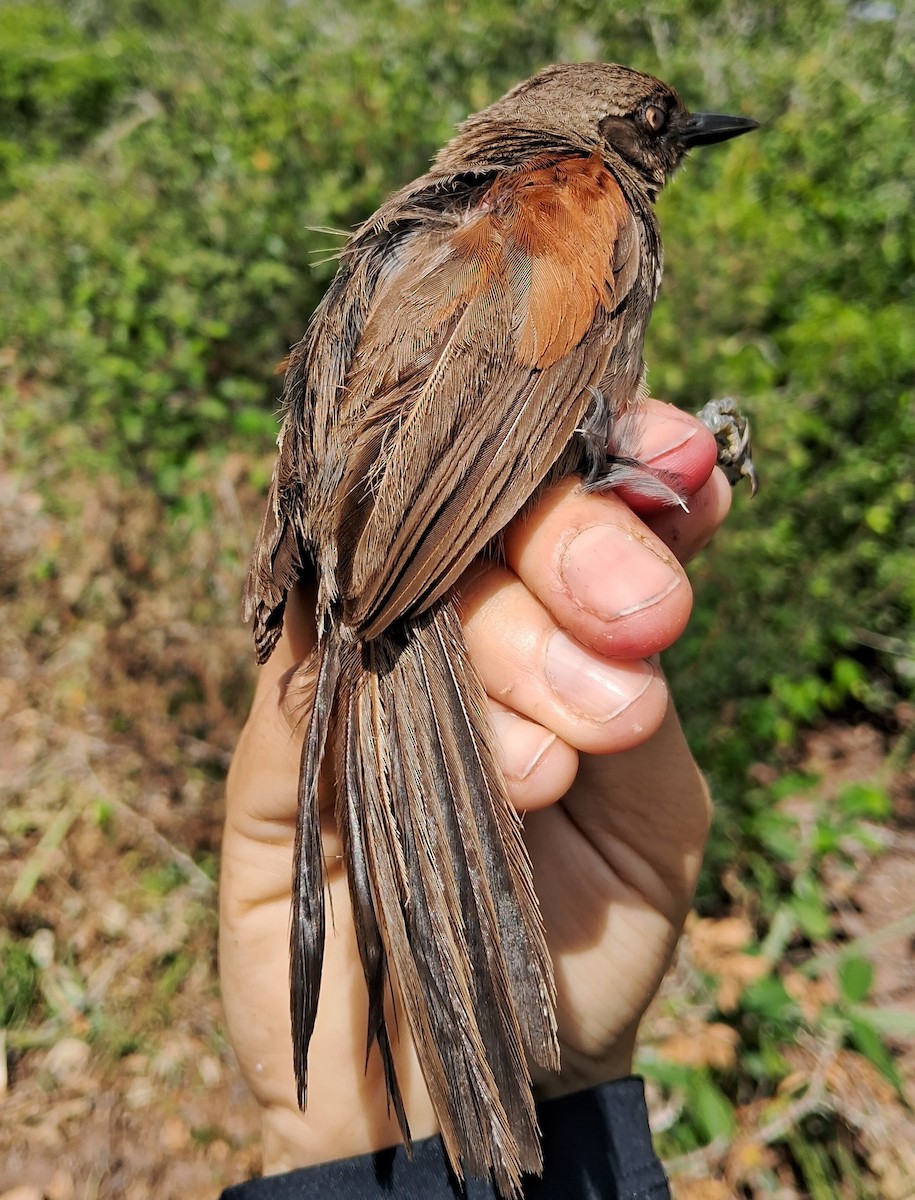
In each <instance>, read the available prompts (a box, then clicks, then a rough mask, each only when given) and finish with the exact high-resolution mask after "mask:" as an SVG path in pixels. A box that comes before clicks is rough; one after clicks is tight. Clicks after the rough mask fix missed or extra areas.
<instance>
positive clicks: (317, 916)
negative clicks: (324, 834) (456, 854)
mask: <svg viewBox="0 0 915 1200" xmlns="http://www.w3.org/2000/svg"><path fill="white" fill-rule="evenodd" d="M318 653H319V656H320V662H319V666H318V676H317V681H316V684H315V694H314V703H313V707H312V712H311V719H310V721H309V724H308V732H307V734H306V736H305V743H304V745H303V746H302V761H301V766H300V769H299V798H298V811H297V814H296V829H295V854H294V859H293V868H292V919H291V925H290V935H289V987H290V997H291V1016H292V1051H293V1066H294V1069H295V1078H296V1091H297V1099H298V1102H299V1107H300V1108H304V1107H305V1102H306V1100H307V1097H308V1046H309V1043H310V1042H311V1035H312V1033H313V1032H314V1026H315V1017H316V1016H317V1011H318V993H319V992H320V990H321V968H322V964H323V961H324V933H325V918H324V851H323V847H322V845H321V814H320V809H319V803H318V801H319V795H318V784H319V779H320V773H321V762H322V760H323V757H324V746H325V743H326V741H327V731H328V728H329V726H330V717H331V713H332V711H333V704H334V695H335V693H336V689H337V677H338V674H339V649H338V646H337V642H336V639H328V640H327V641H326V642H325V643H323V644H322V645H321V646H320V647H319V651H318Z"/></svg>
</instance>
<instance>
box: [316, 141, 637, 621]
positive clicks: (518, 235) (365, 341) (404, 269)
mask: <svg viewBox="0 0 915 1200" xmlns="http://www.w3.org/2000/svg"><path fill="white" fill-rule="evenodd" d="M638 273H639V236H638V226H637V223H636V219H635V217H634V216H633V214H632V212H631V209H630V207H629V205H628V203H627V201H626V198H625V196H624V194H623V191H622V189H621V187H620V185H619V184H618V182H617V181H616V179H615V178H614V176H613V175H612V174H611V173H610V172H609V171H608V170H607V168H606V167H605V165H604V164H603V162H602V161H601V160H600V159H599V158H597V157H596V156H595V157H592V158H581V157H576V158H568V159H564V160H561V161H559V162H553V163H550V164H547V165H534V166H532V167H530V168H528V169H526V170H520V171H518V172H515V173H512V174H508V175H502V176H500V177H499V178H497V180H496V181H495V182H494V183H493V184H492V186H491V187H490V188H489V189H488V190H487V191H486V192H485V194H484V195H483V196H482V198H477V200H476V202H475V203H473V204H472V205H470V206H469V207H468V208H467V210H466V211H465V212H464V213H463V214H461V215H460V217H459V218H457V219H454V220H452V221H451V223H450V224H443V223H441V222H440V223H437V224H436V223H428V224H419V225H417V226H416V227H414V228H413V229H411V230H410V231H409V232H408V233H406V234H405V235H404V236H403V237H402V238H400V239H399V240H398V241H397V242H396V243H395V244H394V245H393V246H390V247H389V248H388V249H387V252H386V257H385V259H384V263H383V266H382V267H381V269H380V271H379V272H378V275H377V280H376V281H375V286H374V289H373V295H372V301H371V305H370V307H369V311H368V317H367V320H366V323H365V325H364V328H363V330H362V333H361V337H360V338H359V341H358V345H357V347H356V351H355V354H354V356H353V359H352V362H351V364H350V369H349V371H348V372H347V375H346V380H345V391H344V394H343V400H342V404H341V409H340V413H339V417H340V421H341V428H340V430H339V431H338V435H339V436H340V438H341V444H342V445H345V446H346V447H347V461H346V465H345V468H344V470H343V473H342V478H340V480H339V483H338V484H337V485H336V487H335V488H334V495H333V497H332V498H329V499H330V500H331V501H332V502H330V503H328V507H327V511H328V512H332V513H334V514H335V525H336V528H335V533H334V537H335V545H336V555H335V557H336V586H337V589H338V594H339V597H340V600H341V601H342V604H343V619H344V621H345V622H346V624H348V625H350V626H351V627H353V628H354V629H356V630H357V631H358V633H359V635H360V636H361V637H366V638H369V637H373V636H375V635H377V634H378V633H380V632H381V631H382V630H383V629H385V628H386V627H387V626H388V625H389V624H390V623H391V622H392V621H395V620H397V619H398V618H399V617H401V616H403V615H405V614H408V613H411V612H414V613H415V612H419V611H422V610H424V609H425V608H427V607H428V606H429V605H430V604H432V603H433V602H434V601H435V600H436V599H438V598H439V597H440V596H441V595H442V594H443V593H444V592H445V591H446V590H447V589H448V588H449V587H450V586H451V585H452V584H453V583H454V582H455V581H456V579H457V578H458V576H459V575H460V574H461V572H462V571H463V570H464V568H465V567H466V566H467V565H468V563H469V562H470V560H471V559H472V558H473V557H474V555H476V554H477V553H478V552H479V551H480V550H481V549H482V548H483V547H484V546H485V545H486V543H487V542H488V541H490V539H491V538H493V537H494V536H495V535H496V534H497V533H498V531H499V530H500V529H502V528H503V527H504V526H505V525H506V524H507V523H508V521H509V520H510V519H511V518H512V516H513V515H514V514H515V513H516V512H517V511H518V510H519V509H520V508H521V507H522V506H523V505H524V503H525V502H526V501H527V500H528V499H529V497H530V496H531V494H532V493H533V492H534V491H535V489H536V488H537V486H538V485H539V484H540V483H541V482H542V481H543V479H544V478H545V476H546V475H547V473H548V472H549V470H550V468H551V467H552V466H553V465H554V463H555V462H556V461H557V459H558V458H559V456H560V454H561V453H562V451H563V449H564V448H565V446H566V445H567V443H568V442H569V440H570V438H571V437H572V435H573V433H574V431H575V429H576V427H577V426H578V425H579V423H580V421H581V419H582V416H583V414H584V412H585V410H586V408H587V407H588V405H589V403H590V402H591V395H590V393H589V390H588V389H589V388H590V387H592V386H594V385H596V384H597V383H598V381H599V380H600V378H601V376H602V374H603V372H604V368H605V366H606V364H607V361H608V359H609V357H610V354H611V353H612V350H613V348H614V346H615V345H616V344H617V342H618V341H619V338H620V334H621V330H622V327H623V325H624V324H625V322H624V321H623V319H622V317H623V313H624V312H625V309H626V300H627V296H628V294H629V292H630V290H631V288H632V285H633V283H634V282H635V280H636V278H637V277H638ZM635 353H636V354H639V355H640V353H641V347H640V345H638V346H636V347H635Z"/></svg>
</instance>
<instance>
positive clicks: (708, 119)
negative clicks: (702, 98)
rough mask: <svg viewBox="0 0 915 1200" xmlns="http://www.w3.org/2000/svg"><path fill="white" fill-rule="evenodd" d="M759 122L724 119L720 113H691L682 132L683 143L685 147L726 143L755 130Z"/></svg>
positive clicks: (750, 119)
mask: <svg viewBox="0 0 915 1200" xmlns="http://www.w3.org/2000/svg"><path fill="white" fill-rule="evenodd" d="M758 127H759V121H754V120H753V118H752V117H726V116H724V115H723V114H722V113H693V114H692V116H691V117H690V118H689V120H688V121H687V122H686V125H685V127H684V130H683V134H682V137H683V141H684V143H685V145H686V146H687V147H690V146H711V145H712V144H713V143H714V142H726V141H727V140H728V138H732V137H739V135H740V134H742V133H749V132H750V130H751V129H757V128H758Z"/></svg>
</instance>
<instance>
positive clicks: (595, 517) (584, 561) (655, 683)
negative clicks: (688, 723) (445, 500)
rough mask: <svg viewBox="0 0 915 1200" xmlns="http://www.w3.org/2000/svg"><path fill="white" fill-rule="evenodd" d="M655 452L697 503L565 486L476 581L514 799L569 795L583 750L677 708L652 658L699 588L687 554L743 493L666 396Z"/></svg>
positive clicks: (621, 739)
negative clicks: (685, 565)
mask: <svg viewBox="0 0 915 1200" xmlns="http://www.w3.org/2000/svg"><path fill="white" fill-rule="evenodd" d="M642 451H643V453H644V455H645V457H646V458H647V459H648V460H649V461H651V462H652V463H653V465H655V466H658V467H660V468H662V469H664V470H665V471H667V472H669V473H670V474H671V475H674V476H676V477H677V479H678V480H679V487H680V488H682V490H683V491H684V492H686V493H687V494H688V496H689V500H688V511H687V510H684V509H682V508H668V509H663V510H660V511H658V510H657V508H656V505H655V504H654V502H653V501H651V500H646V499H645V498H644V497H641V496H633V497H631V500H630V503H631V505H632V506H635V505H641V506H642V508H643V509H648V510H649V511H648V512H644V513H643V514H642V515H641V516H639V515H636V513H635V512H633V509H632V507H630V504H629V503H625V502H624V500H623V498H622V496H621V495H620V494H618V493H611V494H607V495H596V494H587V493H584V492H582V491H581V490H580V488H579V487H578V486H577V484H576V483H575V481H573V480H569V481H566V482H564V483H562V484H560V485H559V486H557V487H556V488H553V489H551V491H550V492H549V493H547V495H545V496H544V497H543V499H542V500H541V502H540V503H539V504H538V505H537V506H536V507H535V508H534V509H533V510H532V511H531V512H530V513H528V514H527V515H526V516H525V518H524V519H523V520H521V521H517V522H515V523H513V525H512V526H510V527H509V529H508V530H507V531H506V537H505V557H506V566H505V567H501V566H499V567H495V566H487V567H477V568H476V569H475V571H474V572H473V573H471V574H470V576H469V577H468V578H466V579H465V581H464V582H463V583H462V587H461V609H462V616H463V619H464V622H465V635H466V637H467V641H468V647H469V649H470V654H471V657H472V658H473V661H474V663H475V665H476V667H477V669H478V671H479V672H480V674H481V677H482V679H483V682H484V685H485V687H486V690H487V692H488V694H489V696H490V697H491V698H492V702H493V723H494V728H495V731H496V734H497V739H498V742H499V750H500V754H501V758H502V765H503V770H504V772H505V775H506V781H507V784H508V787H509V792H510V794H511V797H512V800H513V801H514V803H516V804H517V805H518V806H519V807H525V808H532V807H540V806H541V805H544V804H547V803H550V802H552V801H553V800H555V799H557V798H558V797H559V796H561V795H563V794H564V792H565V791H566V790H567V788H568V786H569V785H570V783H571V781H572V780H573V779H574V777H575V773H576V770H577V765H578V763H577V753H576V752H577V751H586V752H588V753H592V754H608V753H616V752H620V751H624V750H628V749H630V748H632V747H634V746H637V745H639V744H641V743H642V742H644V741H645V740H647V739H648V738H649V737H650V736H652V734H653V733H654V732H655V731H656V730H657V729H658V727H659V726H660V724H661V721H662V720H663V717H664V712H665V709H666V704H667V693H666V688H665V685H664V681H663V678H662V677H661V676H660V674H659V673H658V672H657V670H656V669H655V668H654V667H653V666H652V665H651V663H650V662H649V661H647V660H648V659H649V658H650V656H652V655H654V654H656V653H657V652H658V651H659V650H662V649H664V648H666V647H667V646H669V645H670V644H671V643H672V642H673V641H675V640H676V638H677V637H679V636H680V634H681V633H682V632H683V629H684V628H685V625H686V622H687V620H688V618H689V615H690V611H691V607H692V593H691V590H690V587H689V583H688V581H687V579H686V575H685V573H684V571H683V569H682V566H681V562H684V561H687V560H688V559H689V558H690V557H691V556H692V555H693V554H694V553H696V552H697V551H698V550H699V549H700V548H701V547H702V546H703V545H704V544H705V543H706V542H707V541H708V540H709V538H710V537H711V536H712V535H713V533H714V532H715V530H716V529H717V528H718V526H719V524H720V523H721V521H722V520H723V519H724V517H725V515H726V513H727V510H728V506H729V503H730V488H729V486H728V485H727V482H726V480H724V477H723V476H722V475H721V473H720V472H719V471H715V470H713V466H714V462H715V456H716V447H715V442H714V438H713V437H712V436H711V434H710V433H709V432H708V430H707V429H706V428H705V427H704V426H703V425H702V424H701V423H700V422H699V421H698V420H697V419H696V418H694V417H692V416H690V415H689V414H686V413H682V412H680V411H679V410H676V409H672V408H671V407H670V406H669V405H664V404H660V403H658V402H653V403H651V404H650V406H649V408H648V413H647V416H646V421H645V426H644V439H643V447H642Z"/></svg>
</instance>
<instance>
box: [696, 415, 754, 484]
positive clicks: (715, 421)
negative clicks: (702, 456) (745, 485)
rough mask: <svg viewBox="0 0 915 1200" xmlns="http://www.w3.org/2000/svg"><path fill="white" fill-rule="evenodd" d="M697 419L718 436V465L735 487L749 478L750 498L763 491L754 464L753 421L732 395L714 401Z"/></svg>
mask: <svg viewBox="0 0 915 1200" xmlns="http://www.w3.org/2000/svg"><path fill="white" fill-rule="evenodd" d="M696 416H697V417H698V418H699V420H700V421H701V422H702V424H703V425H705V426H706V427H707V428H708V429H709V430H710V431H711V433H712V434H714V437H715V441H716V442H717V443H718V466H719V467H721V469H722V471H724V473H725V475H726V476H727V478H728V481H729V482H730V484H731V486H732V487H733V486H734V485H735V484H737V483H739V482H740V480H741V479H749V481H750V495H751V496H755V495H756V493H757V492H758V491H759V476H758V475H757V473H756V467H755V466H754V465H753V452H752V448H751V445H750V422H749V421H748V420H747V418H746V417H745V416H743V414H742V413H741V412H740V410H739V409H738V407H737V402H736V401H735V400H732V399H731V397H730V396H725V397H724V398H723V399H721V400H710V401H709V402H708V404H706V405H705V407H704V408H700V409H699V411H698V412H697V413H696Z"/></svg>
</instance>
